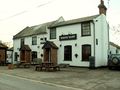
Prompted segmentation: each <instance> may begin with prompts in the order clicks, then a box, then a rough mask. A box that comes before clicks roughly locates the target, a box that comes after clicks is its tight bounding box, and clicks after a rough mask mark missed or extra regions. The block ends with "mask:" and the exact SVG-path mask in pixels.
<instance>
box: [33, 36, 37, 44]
mask: <svg viewBox="0 0 120 90" xmlns="http://www.w3.org/2000/svg"><path fill="white" fill-rule="evenodd" d="M32 45H37V36H34V37H32Z"/></svg>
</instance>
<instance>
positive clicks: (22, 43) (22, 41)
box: [21, 38, 25, 47]
mask: <svg viewBox="0 0 120 90" xmlns="http://www.w3.org/2000/svg"><path fill="white" fill-rule="evenodd" d="M24 44H25V41H24V38H22V39H21V47H22V46H23V45H24Z"/></svg>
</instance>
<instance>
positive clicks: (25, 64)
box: [16, 62, 31, 68]
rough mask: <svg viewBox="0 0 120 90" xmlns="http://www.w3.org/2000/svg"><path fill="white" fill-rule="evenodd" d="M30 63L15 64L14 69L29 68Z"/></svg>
mask: <svg viewBox="0 0 120 90" xmlns="http://www.w3.org/2000/svg"><path fill="white" fill-rule="evenodd" d="M30 65H31V64H30V63H27V62H19V63H17V64H16V67H17V68H19V67H23V68H29V67H30Z"/></svg>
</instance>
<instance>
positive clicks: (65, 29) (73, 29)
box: [51, 23, 94, 67]
mask: <svg viewBox="0 0 120 90" xmlns="http://www.w3.org/2000/svg"><path fill="white" fill-rule="evenodd" d="M56 30H57V38H56V39H54V40H51V41H54V43H55V44H56V45H57V46H58V47H59V49H58V63H59V64H60V63H66V64H70V65H71V66H85V67H87V66H89V62H87V61H82V55H81V52H82V49H81V48H82V45H83V44H90V45H91V48H92V50H91V51H92V55H93V53H94V48H93V25H92V23H91V34H92V35H91V36H86V37H81V24H74V25H68V26H62V27H58V28H57V29H56ZM62 34H63V35H68V34H77V40H66V41H59V36H61V35H62ZM60 44H61V45H62V46H61V47H60ZM75 44H77V46H75ZM66 45H71V46H72V61H64V46H66ZM75 54H78V57H77V58H76V57H75Z"/></svg>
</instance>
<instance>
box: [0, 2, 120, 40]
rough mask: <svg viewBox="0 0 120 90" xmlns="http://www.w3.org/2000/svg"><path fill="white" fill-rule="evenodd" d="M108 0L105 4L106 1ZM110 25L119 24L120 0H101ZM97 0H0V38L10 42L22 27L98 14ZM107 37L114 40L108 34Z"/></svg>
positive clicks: (113, 38)
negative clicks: (106, 9) (106, 10)
mask: <svg viewBox="0 0 120 90" xmlns="http://www.w3.org/2000/svg"><path fill="white" fill-rule="evenodd" d="M108 1H110V2H109V4H108ZM104 2H105V5H106V7H107V8H108V12H107V20H108V22H109V23H110V26H117V25H118V24H120V5H119V4H120V0H104ZM99 3H100V0H0V31H1V32H0V40H2V41H4V42H12V38H13V35H15V34H17V33H18V32H19V31H21V30H22V29H23V28H25V27H26V26H33V25H37V24H41V23H44V22H49V21H53V20H56V19H58V18H59V17H60V16H63V18H64V19H65V20H69V19H75V18H80V17H85V16H91V15H96V14H98V13H99V11H98V5H99ZM111 40H112V41H114V40H116V38H115V37H113V36H112V37H111Z"/></svg>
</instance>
